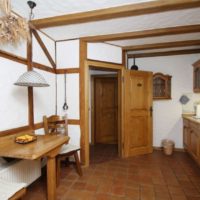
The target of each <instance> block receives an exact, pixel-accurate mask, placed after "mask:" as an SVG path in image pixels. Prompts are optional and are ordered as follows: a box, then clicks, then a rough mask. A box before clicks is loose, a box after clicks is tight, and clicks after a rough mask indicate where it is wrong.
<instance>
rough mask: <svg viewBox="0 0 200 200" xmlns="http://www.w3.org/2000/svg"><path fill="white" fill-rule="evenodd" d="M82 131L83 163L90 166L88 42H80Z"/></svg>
mask: <svg viewBox="0 0 200 200" xmlns="http://www.w3.org/2000/svg"><path fill="white" fill-rule="evenodd" d="M79 57H80V61H79V62H80V63H79V67H80V78H79V85H80V129H81V162H82V163H83V164H84V165H86V166H88V165H89V145H88V144H86V143H87V142H86V141H87V133H86V124H85V117H86V116H85V114H86V108H85V105H86V99H85V96H86V94H85V93H86V91H85V81H86V80H85V77H86V75H85V73H86V70H85V61H86V59H87V42H86V41H82V40H80V55H79Z"/></svg>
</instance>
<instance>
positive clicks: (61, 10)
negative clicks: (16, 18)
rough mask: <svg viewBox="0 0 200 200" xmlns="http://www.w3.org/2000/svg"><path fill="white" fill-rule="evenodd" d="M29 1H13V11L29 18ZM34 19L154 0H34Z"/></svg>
mask: <svg viewBox="0 0 200 200" xmlns="http://www.w3.org/2000/svg"><path fill="white" fill-rule="evenodd" d="M27 1H28V0H11V4H12V9H13V10H14V11H16V12H17V13H18V14H20V15H21V16H23V17H26V18H28V16H29V12H30V9H29V7H28V5H27ZM33 1H34V2H35V3H36V4H37V6H36V7H35V8H34V14H35V17H34V19H41V18H46V17H53V16H59V15H66V14H71V13H78V12H86V11H90V10H98V9H103V8H109V7H116V6H122V5H127V4H133V3H142V2H149V1H154V0H33Z"/></svg>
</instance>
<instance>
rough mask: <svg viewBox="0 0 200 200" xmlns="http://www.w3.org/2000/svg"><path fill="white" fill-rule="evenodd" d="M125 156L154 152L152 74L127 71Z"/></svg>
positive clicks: (125, 83) (125, 84) (125, 78)
mask: <svg viewBox="0 0 200 200" xmlns="http://www.w3.org/2000/svg"><path fill="white" fill-rule="evenodd" d="M124 80H125V82H124V86H125V98H124V100H125V101H124V103H125V117H124V125H125V126H124V139H125V140H124V148H125V156H126V157H129V156H133V155H139V154H145V153H151V152H152V73H151V72H142V71H131V70H126V71H125V77H124Z"/></svg>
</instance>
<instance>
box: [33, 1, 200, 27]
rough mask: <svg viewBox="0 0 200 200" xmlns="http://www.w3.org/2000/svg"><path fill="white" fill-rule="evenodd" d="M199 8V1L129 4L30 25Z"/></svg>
mask: <svg viewBox="0 0 200 200" xmlns="http://www.w3.org/2000/svg"><path fill="white" fill-rule="evenodd" d="M199 6H200V0H163V1H152V2H144V3H137V4H130V5H124V6H118V7H112V8H105V9H100V10H92V11H87V12H81V13H74V14H68V15H61V16H56V17H49V18H43V19H37V20H32V21H31V22H32V24H33V25H34V26H35V27H36V28H38V29H41V28H48V27H55V26H62V25H69V24H79V23H86V22H92V21H100V20H108V19H114V18H120V17H129V16H138V15H145V14H151V13H159V12H165V11H171V10H180V9H188V8H196V7H199Z"/></svg>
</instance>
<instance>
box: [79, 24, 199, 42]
mask: <svg viewBox="0 0 200 200" xmlns="http://www.w3.org/2000/svg"><path fill="white" fill-rule="evenodd" d="M196 32H200V25H187V26H177V27H168V28H160V29H152V30H143V31H135V32H126V33H115V34H109V35H99V36H89V37H83V38H81V39H82V40H85V41H87V42H104V41H115V40H127V39H138V38H146V37H156V36H165V35H175V34H185V33H196Z"/></svg>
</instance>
